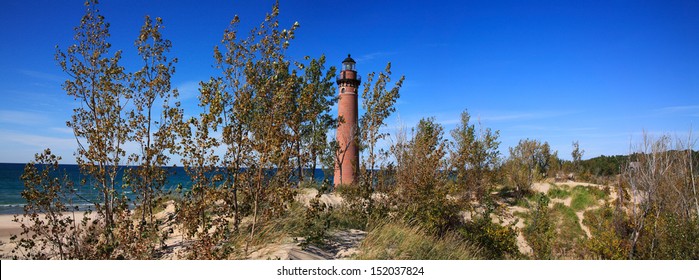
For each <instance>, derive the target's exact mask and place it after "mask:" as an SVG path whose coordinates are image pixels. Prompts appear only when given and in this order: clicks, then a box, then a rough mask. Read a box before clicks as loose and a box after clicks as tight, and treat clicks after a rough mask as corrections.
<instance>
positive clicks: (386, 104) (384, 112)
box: [357, 63, 405, 187]
mask: <svg viewBox="0 0 699 280" xmlns="http://www.w3.org/2000/svg"><path fill="white" fill-rule="evenodd" d="M375 76H376V74H375V73H374V72H372V73H369V75H367V79H366V82H365V84H364V91H363V92H362V99H363V100H362V108H364V110H365V112H364V114H363V115H362V117H361V118H360V119H359V135H357V136H359V137H360V139H359V141H360V144H361V145H360V146H361V147H362V149H366V151H367V159H366V160H365V161H364V169H366V170H367V171H368V173H369V176H368V178H367V179H368V180H369V181H368V182H369V184H368V185H369V186H372V187H373V184H374V183H373V182H374V181H375V176H374V169H375V168H376V161H377V151H376V143H377V142H378V141H379V140H381V139H384V138H385V137H386V136H387V135H388V134H387V133H382V132H380V131H379V129H381V127H383V126H384V125H385V123H384V122H385V120H386V118H388V117H389V116H390V115H391V114H392V113H393V112H395V111H396V108H395V103H396V101H397V100H398V98H399V97H400V93H399V92H400V88H401V86H403V81H404V80H405V76H401V77H400V79H399V80H398V81H397V82H396V83H395V85H394V86H393V88H391V89H390V90H387V89H386V86H387V85H388V83H389V82H391V63H388V64H387V65H386V69H385V70H384V72H380V73H379V75H378V78H377V79H376V81H375V82H374V84H373V85H372V82H373V80H374V77H375Z"/></svg>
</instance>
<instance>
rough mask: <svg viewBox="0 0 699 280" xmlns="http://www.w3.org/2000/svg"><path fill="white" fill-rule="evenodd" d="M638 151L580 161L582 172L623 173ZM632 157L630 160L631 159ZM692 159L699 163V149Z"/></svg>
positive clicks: (600, 174)
mask: <svg viewBox="0 0 699 280" xmlns="http://www.w3.org/2000/svg"><path fill="white" fill-rule="evenodd" d="M686 152H687V151H677V150H672V151H668V152H667V153H686ZM638 155H639V154H638V153H633V154H631V156H629V155H615V156H605V155H601V156H598V157H594V158H590V159H586V160H583V161H581V162H580V166H581V168H582V170H581V171H582V173H586V174H590V175H593V176H615V175H619V174H621V172H622V171H623V169H624V168H625V167H626V166H627V164H628V163H629V162H634V161H637V158H638ZM629 159H630V160H629ZM692 160H693V161H694V163H695V165H696V164H697V163H699V151H692Z"/></svg>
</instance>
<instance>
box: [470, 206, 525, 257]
mask: <svg viewBox="0 0 699 280" xmlns="http://www.w3.org/2000/svg"><path fill="white" fill-rule="evenodd" d="M458 232H459V234H461V235H462V236H463V238H464V239H466V240H468V241H470V242H471V243H473V244H476V245H478V246H479V247H481V248H482V249H483V252H482V254H483V256H484V257H485V258H487V259H496V260H500V259H512V258H518V257H519V255H520V253H519V248H518V247H517V231H516V230H515V229H513V228H511V227H508V226H502V225H499V224H497V223H494V222H493V221H492V219H490V215H489V214H486V215H483V216H479V217H476V218H474V219H473V220H471V221H468V222H466V223H465V225H464V226H463V227H462V228H460V229H459V230H458Z"/></svg>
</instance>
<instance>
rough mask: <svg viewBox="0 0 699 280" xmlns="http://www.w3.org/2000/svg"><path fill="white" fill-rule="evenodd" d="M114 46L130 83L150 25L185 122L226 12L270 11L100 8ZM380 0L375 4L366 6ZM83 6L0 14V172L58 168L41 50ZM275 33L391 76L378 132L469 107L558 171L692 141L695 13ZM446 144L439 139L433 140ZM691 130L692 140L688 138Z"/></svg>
mask: <svg viewBox="0 0 699 280" xmlns="http://www.w3.org/2000/svg"><path fill="white" fill-rule="evenodd" d="M102 2H103V3H100V9H101V11H102V14H103V15H105V17H106V20H107V21H108V22H110V23H111V28H110V32H111V35H112V37H111V43H112V45H113V49H122V50H124V60H123V61H124V62H125V66H126V67H127V70H130V71H135V70H136V69H137V68H138V67H139V65H138V62H137V60H135V59H134V58H135V55H136V51H135V49H134V47H133V41H134V39H135V38H136V36H137V34H138V31H139V28H140V25H141V24H142V23H143V17H144V16H145V15H147V14H148V15H151V16H159V17H162V18H163V19H164V24H165V26H166V28H165V31H164V35H165V36H166V37H167V38H168V39H170V40H171V41H172V42H173V51H172V55H173V56H176V57H178V58H179V61H180V62H179V63H178V64H177V72H176V73H175V76H174V77H173V80H172V82H173V85H174V86H175V87H177V88H178V89H179V90H180V91H181V92H182V101H183V104H184V108H185V111H186V112H189V113H194V112H196V110H197V109H196V103H197V100H196V94H197V84H198V82H199V81H201V80H208V79H209V77H211V76H216V75H217V74H218V73H217V72H216V71H215V70H214V69H213V68H212V67H211V65H212V64H213V57H212V54H213V52H212V50H213V46H214V45H216V44H217V43H218V42H219V41H220V39H221V36H222V33H223V30H224V29H225V28H226V27H227V26H228V23H229V21H230V20H231V19H232V18H233V16H234V15H235V14H238V15H240V17H241V21H242V24H241V26H240V31H241V32H242V33H244V34H245V33H247V30H249V29H250V27H252V26H253V25H257V24H259V22H260V21H261V20H262V19H263V17H264V14H265V13H266V12H267V11H269V9H270V7H271V5H272V3H273V1H165V0H150V1H131V0H128V1H106V0H105V1H102ZM375 2H380V3H375ZM83 12H84V8H83V2H82V1H80V0H76V1H47V0H35V1H19V0H9V1H2V2H0V26H2V28H0V38H1V39H0V162H27V161H29V160H31V159H32V158H33V154H34V153H36V152H39V151H41V150H42V149H44V148H46V147H50V148H52V149H53V150H54V151H56V152H57V153H58V154H61V155H62V156H63V158H64V160H65V161H64V162H65V163H72V162H74V159H73V158H72V153H73V151H74V150H75V147H76V144H75V139H74V138H73V136H72V133H71V131H70V130H69V129H67V128H66V126H65V121H66V120H68V119H69V118H70V114H71V112H72V110H71V109H72V108H74V107H76V106H77V105H78V104H77V103H76V102H75V101H74V100H72V98H70V97H68V96H66V95H65V93H64V92H63V90H62V89H61V83H62V81H63V80H64V79H65V78H66V75H64V74H63V73H62V72H61V71H60V69H59V67H58V66H57V65H56V63H55V61H54V58H53V57H54V54H55V46H56V45H59V46H60V47H61V48H62V49H65V48H66V47H67V46H69V45H70V44H72V36H73V27H75V26H77V25H78V23H79V20H80V17H81V16H82V14H83ZM280 19H281V23H282V26H291V24H293V22H294V21H298V22H299V23H300V24H301V28H300V29H299V30H298V32H297V36H296V39H295V40H294V41H292V44H291V48H290V50H289V55H290V56H292V57H295V58H298V59H300V58H302V57H303V56H305V55H310V56H312V57H317V56H319V55H321V54H325V55H326V56H327V58H328V62H329V63H331V64H334V65H339V63H340V62H341V61H342V60H343V59H344V58H345V57H346V55H347V53H351V54H352V56H353V57H354V58H355V59H356V60H357V68H358V70H359V72H360V74H361V75H363V76H365V75H366V74H367V73H368V72H370V71H380V70H382V69H383V68H384V66H385V64H386V62H389V61H390V62H392V65H393V72H394V76H395V78H396V79H397V78H398V75H401V74H402V75H405V76H406V82H405V85H404V87H403V89H402V90H401V99H400V100H399V102H398V104H397V106H396V107H397V113H396V115H394V117H392V118H391V119H389V120H388V127H387V131H389V132H392V130H393V129H394V128H395V127H397V126H400V125H405V126H407V127H410V126H413V125H415V124H416V123H417V121H418V120H419V119H420V118H422V117H429V116H434V117H436V119H437V121H438V122H441V123H442V124H444V126H445V128H446V129H447V131H448V130H450V129H452V128H453V127H454V126H455V125H456V122H457V121H458V119H459V114H460V113H461V111H463V110H464V109H468V111H469V112H470V113H471V115H472V116H473V118H474V119H480V121H481V123H482V124H483V125H484V126H486V127H490V128H493V129H496V130H500V135H501V141H502V144H501V151H502V153H503V154H507V147H510V146H514V145H516V144H517V142H518V141H519V139H524V138H530V139H539V140H541V141H548V142H549V143H550V144H551V146H552V148H553V149H555V150H558V151H559V155H560V156H561V157H562V158H566V159H569V158H570V151H571V143H572V141H574V140H579V142H580V145H581V147H582V148H583V149H585V150H586V153H585V156H584V158H589V157H594V156H599V155H602V154H604V155H612V154H626V153H628V151H629V145H630V144H631V143H635V142H637V141H638V140H640V139H641V137H640V135H641V133H642V132H643V131H644V130H645V131H648V132H649V133H651V134H654V135H660V134H662V133H668V134H671V135H677V136H680V137H684V136H685V135H686V134H687V132H688V131H689V130H690V129H691V128H692V127H694V130H699V128H697V126H699V123H698V122H697V121H698V120H699V2H697V1H320V0H317V1H310V0H307V1H303V0H301V1H282V2H281V15H280ZM447 134H448V133H447ZM695 134H697V133H695Z"/></svg>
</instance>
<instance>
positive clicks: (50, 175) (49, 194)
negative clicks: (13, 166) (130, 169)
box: [11, 149, 89, 260]
mask: <svg viewBox="0 0 699 280" xmlns="http://www.w3.org/2000/svg"><path fill="white" fill-rule="evenodd" d="M60 160H61V158H60V157H59V156H56V155H54V154H52V153H51V150H49V149H46V150H44V152H43V153H41V154H36V156H35V160H34V161H33V162H30V163H28V164H27V165H26V166H25V167H24V173H23V174H22V177H21V179H22V181H23V182H24V187H25V189H24V191H22V197H23V198H24V199H26V201H27V203H26V204H25V205H24V214H22V216H19V215H16V216H15V217H14V219H13V221H15V222H18V223H21V224H22V225H21V227H22V232H21V233H20V234H19V240H17V238H18V236H17V235H14V236H12V237H11V240H13V241H15V240H16V242H17V243H16V246H15V248H14V249H13V250H12V253H15V254H21V255H22V257H24V258H28V259H51V258H54V257H57V258H59V259H62V260H65V259H73V258H80V257H84V256H82V254H81V253H80V252H81V241H82V240H80V235H81V234H80V231H81V229H80V228H79V227H78V224H79V223H78V222H79V221H77V219H76V217H75V210H77V207H76V206H75V205H74V204H73V200H72V197H73V194H74V185H73V182H72V181H71V180H70V178H69V177H68V176H67V174H60V172H59V169H58V168H59V167H58V162H59V161H60ZM83 218H84V219H83V222H84V223H87V221H88V220H89V218H88V215H84V216H83Z"/></svg>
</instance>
